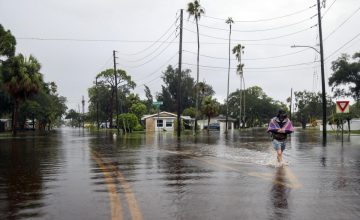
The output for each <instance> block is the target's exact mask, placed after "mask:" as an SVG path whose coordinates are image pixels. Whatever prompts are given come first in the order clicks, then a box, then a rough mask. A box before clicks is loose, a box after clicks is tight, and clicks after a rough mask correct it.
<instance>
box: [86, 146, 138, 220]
mask: <svg viewBox="0 0 360 220" xmlns="http://www.w3.org/2000/svg"><path fill="white" fill-rule="evenodd" d="M93 154H95V155H96V156H97V157H98V158H101V156H100V154H99V153H96V152H93ZM100 160H101V159H100ZM108 167H109V168H110V169H111V171H112V172H114V173H115V174H116V176H117V179H118V181H119V183H120V186H121V188H122V189H123V191H124V193H125V197H126V201H127V203H128V207H129V211H130V214H131V218H132V219H134V220H142V219H143V217H142V214H141V211H140V208H139V205H138V203H137V201H136V198H135V195H134V193H133V192H132V190H131V185H130V184H129V183H128V181H126V179H125V177H124V175H123V174H122V173H121V172H120V171H119V169H118V168H117V167H116V166H114V165H113V163H111V162H110V163H109V165H108Z"/></svg>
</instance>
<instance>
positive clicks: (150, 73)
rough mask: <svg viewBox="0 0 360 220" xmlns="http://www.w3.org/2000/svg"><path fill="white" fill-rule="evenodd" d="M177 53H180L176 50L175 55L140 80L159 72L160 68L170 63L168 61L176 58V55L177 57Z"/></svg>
mask: <svg viewBox="0 0 360 220" xmlns="http://www.w3.org/2000/svg"><path fill="white" fill-rule="evenodd" d="M177 54H178V53H177V52H176V53H175V54H174V55H173V56H171V57H170V59H168V60H167V61H166V62H165V63H164V64H162V65H161V66H160V67H159V68H157V69H156V70H155V71H153V72H151V73H149V74H147V75H146V76H144V77H141V80H140V82H141V81H143V80H144V79H146V78H148V77H150V76H152V75H154V74H155V73H157V72H158V71H159V70H161V69H162V68H163V67H164V66H165V65H168V63H169V62H170V61H171V60H172V59H174V57H175V56H176V55H177ZM134 80H135V79H134Z"/></svg>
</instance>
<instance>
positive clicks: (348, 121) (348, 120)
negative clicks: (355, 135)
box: [346, 118, 351, 134]
mask: <svg viewBox="0 0 360 220" xmlns="http://www.w3.org/2000/svg"><path fill="white" fill-rule="evenodd" d="M346 121H347V123H348V130H349V134H350V131H351V129H350V119H348V118H347V119H346Z"/></svg>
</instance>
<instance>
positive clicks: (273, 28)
mask: <svg viewBox="0 0 360 220" xmlns="http://www.w3.org/2000/svg"><path fill="white" fill-rule="evenodd" d="M309 20H311V18H305V19H303V20H301V21H298V22H295V23H291V24H287V25H282V26H277V27H272V28H264V29H254V30H237V29H232V30H231V31H234V32H241V33H246V32H262V31H271V30H278V29H282V28H286V27H291V26H294V25H297V24H301V23H304V22H306V21H309ZM188 22H190V23H193V24H195V22H194V21H188ZM198 25H199V26H201V27H205V28H209V29H214V30H221V31H229V30H228V29H225V28H217V27H211V26H208V25H203V24H198Z"/></svg>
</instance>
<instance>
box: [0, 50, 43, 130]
mask: <svg viewBox="0 0 360 220" xmlns="http://www.w3.org/2000/svg"><path fill="white" fill-rule="evenodd" d="M40 68H41V65H40V63H39V62H38V61H37V60H36V58H35V57H33V56H32V55H30V57H29V58H28V59H26V57H24V56H23V55H22V54H19V55H17V56H15V57H12V58H9V59H8V60H7V61H5V62H4V65H3V81H4V87H5V90H6V91H7V92H8V93H9V94H10V96H11V97H12V99H13V102H14V108H13V120H12V132H13V135H16V120H17V115H18V110H19V105H20V103H21V102H23V101H24V100H25V99H26V98H27V97H29V96H31V95H33V94H36V93H37V92H38V91H39V89H40V87H41V86H42V85H43V79H42V74H41V73H40V72H39V71H40Z"/></svg>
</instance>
